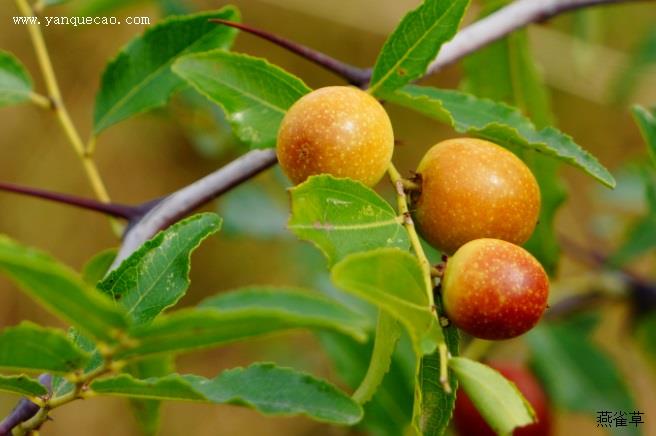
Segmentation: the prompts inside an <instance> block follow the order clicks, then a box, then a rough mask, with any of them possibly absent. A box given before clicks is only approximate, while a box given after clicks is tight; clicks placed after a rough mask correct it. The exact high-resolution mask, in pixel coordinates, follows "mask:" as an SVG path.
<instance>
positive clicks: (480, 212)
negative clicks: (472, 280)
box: [415, 138, 540, 254]
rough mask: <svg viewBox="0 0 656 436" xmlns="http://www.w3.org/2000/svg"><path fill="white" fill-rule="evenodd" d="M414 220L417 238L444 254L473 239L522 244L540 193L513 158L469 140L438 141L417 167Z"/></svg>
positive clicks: (533, 221) (485, 143)
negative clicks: (419, 178)
mask: <svg viewBox="0 0 656 436" xmlns="http://www.w3.org/2000/svg"><path fill="white" fill-rule="evenodd" d="M417 173H418V174H420V175H421V192H420V193H419V195H418V197H417V200H416V204H415V218H416V222H417V225H418V227H419V230H420V232H421V234H422V236H423V237H424V238H425V239H426V240H427V241H428V242H429V243H430V244H431V245H433V246H434V247H436V248H438V249H440V250H442V251H443V252H445V253H447V254H452V253H454V252H455V251H456V250H457V249H458V248H459V247H461V246H462V245H463V244H465V243H467V242H469V241H472V240H474V239H479V238H496V239H503V240H505V241H509V242H512V243H514V244H523V243H524V242H526V241H527V240H528V239H529V238H530V236H531V234H532V233H533V230H534V229H535V225H536V224H537V220H538V214H539V213H540V188H539V186H538V184H537V181H536V180H535V177H534V176H533V173H531V171H530V170H529V168H528V167H527V166H526V165H525V164H524V162H522V161H521V160H520V159H519V158H518V157H517V156H515V155H514V154H512V153H511V152H510V151H508V150H506V149H505V148H503V147H500V146H498V145H496V144H494V143H492V142H489V141H484V140H481V139H473V138H457V139H450V140H447V141H442V142H440V143H438V144H437V145H435V146H433V147H432V148H431V149H430V150H428V152H427V153H426V155H425V156H424V158H423V159H422V160H421V162H420V163H419V167H418V169H417Z"/></svg>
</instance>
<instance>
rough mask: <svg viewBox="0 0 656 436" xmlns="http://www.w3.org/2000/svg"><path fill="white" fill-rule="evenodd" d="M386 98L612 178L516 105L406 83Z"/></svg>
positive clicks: (611, 184) (482, 135)
mask: <svg viewBox="0 0 656 436" xmlns="http://www.w3.org/2000/svg"><path fill="white" fill-rule="evenodd" d="M388 99H389V100H390V101H393V102H394V103H397V104H399V105H401V106H405V107H408V108H409V109H412V110H415V111H418V112H420V113H422V114H424V115H426V116H428V117H431V118H435V119H437V120H439V121H441V122H444V123H447V124H450V125H452V126H453V128H454V129H455V130H456V131H458V132H460V133H465V134H469V135H473V136H477V137H480V138H484V139H488V140H490V141H493V142H495V143H498V144H500V145H502V146H513V147H520V148H528V149H531V150H535V151H537V152H540V153H543V154H545V155H548V156H551V157H553V158H556V159H558V160H560V161H562V162H565V163H568V164H570V165H572V166H574V167H576V168H579V169H581V170H583V171H585V172H586V173H588V174H589V175H591V176H592V177H594V178H595V179H597V180H598V181H599V182H601V183H603V184H604V185H606V186H608V187H611V188H613V187H615V179H614V178H613V176H612V175H611V174H610V172H608V170H607V169H606V168H605V167H604V166H602V165H601V164H600V163H599V161H598V160H597V159H596V158H595V157H594V156H592V155H591V154H590V153H588V152H587V151H585V150H583V149H582V148H581V147H580V146H579V145H577V144H576V143H575V142H574V140H573V139H572V138H571V137H570V136H567V135H565V134H564V133H562V132H560V131H559V130H557V129H555V128H553V127H546V128H544V129H542V130H537V129H536V128H535V126H534V125H533V124H532V123H531V122H530V121H529V120H528V119H527V118H525V117H524V116H523V115H521V114H520V113H519V111H517V109H515V108H512V107H510V106H507V105H505V104H503V103H497V102H494V101H492V100H487V99H479V98H476V97H474V96H472V95H470V94H466V93H463V92H459V91H453V90H443V89H437V88H432V87H424V86H417V85H407V86H405V87H404V88H403V89H400V90H397V91H396V92H395V93H393V94H391V95H390V96H388Z"/></svg>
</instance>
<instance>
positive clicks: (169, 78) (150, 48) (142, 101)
mask: <svg viewBox="0 0 656 436" xmlns="http://www.w3.org/2000/svg"><path fill="white" fill-rule="evenodd" d="M210 18H221V19H224V20H230V21H236V20H238V19H239V13H238V11H237V9H235V8H234V7H231V6H228V7H225V8H223V9H221V10H219V11H213V12H202V13H198V14H194V15H185V16H178V17H171V18H168V19H166V20H164V21H162V22H161V23H159V24H157V25H155V26H153V27H150V28H148V29H147V30H146V31H145V32H144V34H143V35H141V36H138V37H136V38H135V39H133V40H132V41H131V42H130V43H129V44H128V45H127V46H125V47H124V48H123V49H122V50H121V52H120V53H119V54H118V56H117V57H116V58H115V59H114V60H112V61H111V62H110V63H109V64H108V65H107V67H106V68H105V72H104V73H103V76H102V79H101V84H100V91H99V92H98V95H97V97H96V106H95V110H94V120H93V131H94V134H96V135H98V134H99V133H100V132H101V131H103V130H105V129H106V128H108V127H110V126H111V125H113V124H116V123H118V122H119V121H122V120H124V119H126V118H129V117H132V116H134V115H137V114H140V113H143V112H146V111H148V110H151V109H154V108H156V107H160V106H163V105H165V104H166V102H167V100H168V99H169V97H170V95H171V94H172V93H173V92H175V91H177V90H179V89H180V88H181V87H182V86H183V85H184V82H183V81H182V80H181V79H180V78H179V77H178V76H176V75H175V74H173V72H172V71H171V64H173V62H174V61H175V60H176V59H177V58H178V57H180V56H182V55H186V54H189V53H196V52H202V51H206V50H210V49H213V48H219V47H220V48H228V47H230V45H231V44H232V41H233V40H234V38H235V35H236V31H235V30H234V29H231V28H229V27H228V26H217V25H216V24H215V23H211V22H209V21H208V20H209V19H210Z"/></svg>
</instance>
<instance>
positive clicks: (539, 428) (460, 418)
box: [453, 362, 551, 436]
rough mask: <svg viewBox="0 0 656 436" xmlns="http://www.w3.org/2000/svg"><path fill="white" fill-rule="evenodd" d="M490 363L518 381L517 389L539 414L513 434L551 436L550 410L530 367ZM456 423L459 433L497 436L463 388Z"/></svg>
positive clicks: (462, 434)
mask: <svg viewBox="0 0 656 436" xmlns="http://www.w3.org/2000/svg"><path fill="white" fill-rule="evenodd" d="M490 366H491V367H492V368H494V369H496V370H497V371H499V372H500V373H501V374H503V376H504V377H506V378H507V379H508V380H510V381H511V382H513V383H515V385H516V386H517V389H519V391H520V392H521V393H522V394H523V395H524V397H525V398H526V400H527V401H528V402H529V403H530V404H531V406H533V410H534V411H535V415H536V417H537V422H535V423H533V424H529V425H527V426H525V427H520V428H518V429H515V431H513V436H548V435H549V434H550V432H551V410H550V407H549V402H548V399H547V396H546V395H545V393H544V390H543V389H542V386H540V383H539V382H538V380H537V379H536V378H535V377H534V376H533V374H532V373H531V372H530V371H529V370H528V369H527V368H525V367H523V366H521V365H519V364H515V363H506V362H494V363H490ZM453 424H454V425H455V428H456V430H457V431H458V434H459V435H460V436H495V434H496V433H495V432H494V431H493V430H492V429H491V428H490V426H489V425H488V424H487V423H486V422H485V420H484V419H483V417H482V416H481V414H480V413H478V410H476V407H475V406H474V404H473V403H472V401H471V400H470V399H469V397H468V396H467V394H466V393H465V392H464V391H463V390H462V389H458V393H457V396H456V406H455V410H454V412H453Z"/></svg>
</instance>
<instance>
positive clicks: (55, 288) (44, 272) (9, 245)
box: [0, 236, 127, 343]
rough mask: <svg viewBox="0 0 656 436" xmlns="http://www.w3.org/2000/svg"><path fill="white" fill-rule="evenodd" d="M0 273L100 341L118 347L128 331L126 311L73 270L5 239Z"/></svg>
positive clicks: (0, 251) (0, 240) (0, 253)
mask: <svg viewBox="0 0 656 436" xmlns="http://www.w3.org/2000/svg"><path fill="white" fill-rule="evenodd" d="M0 271H3V272H4V273H5V274H7V275H8V276H9V277H11V278H12V279H13V280H14V281H15V282H16V283H17V284H18V285H19V286H20V287H21V288H22V289H23V291H24V292H25V293H26V294H28V295H29V296H30V297H32V298H34V299H35V300H36V301H38V302H39V303H40V304H42V305H43V306H44V307H46V308H47V309H48V310H50V311H51V312H53V313H54V314H56V315H58V316H59V317H61V318H62V319H64V320H66V321H68V322H70V323H71V324H73V325H74V326H76V327H78V328H79V329H80V330H83V331H84V332H86V333H88V334H89V335H91V336H93V337H95V338H97V339H99V340H102V341H106V342H108V343H115V342H116V335H117V333H118V332H119V331H121V330H125V329H126V327H127V321H126V318H125V315H124V311H122V310H120V308H118V307H116V305H114V304H113V303H112V302H111V300H109V299H108V298H107V297H105V296H104V295H102V294H100V293H99V292H97V291H96V290H95V289H92V288H91V287H90V286H88V285H87V284H86V283H84V281H83V280H82V279H81V278H80V277H79V276H78V275H77V274H76V273H75V272H74V271H73V270H71V269H70V268H68V267H66V266H64V265H62V264H60V263H58V262H57V261H55V260H54V259H52V258H51V257H49V256H48V255H46V254H45V253H42V252H39V251H36V250H33V249H30V248H27V247H24V246H22V245H20V244H18V243H16V242H14V241H12V240H11V239H9V238H7V237H5V236H0Z"/></svg>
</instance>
